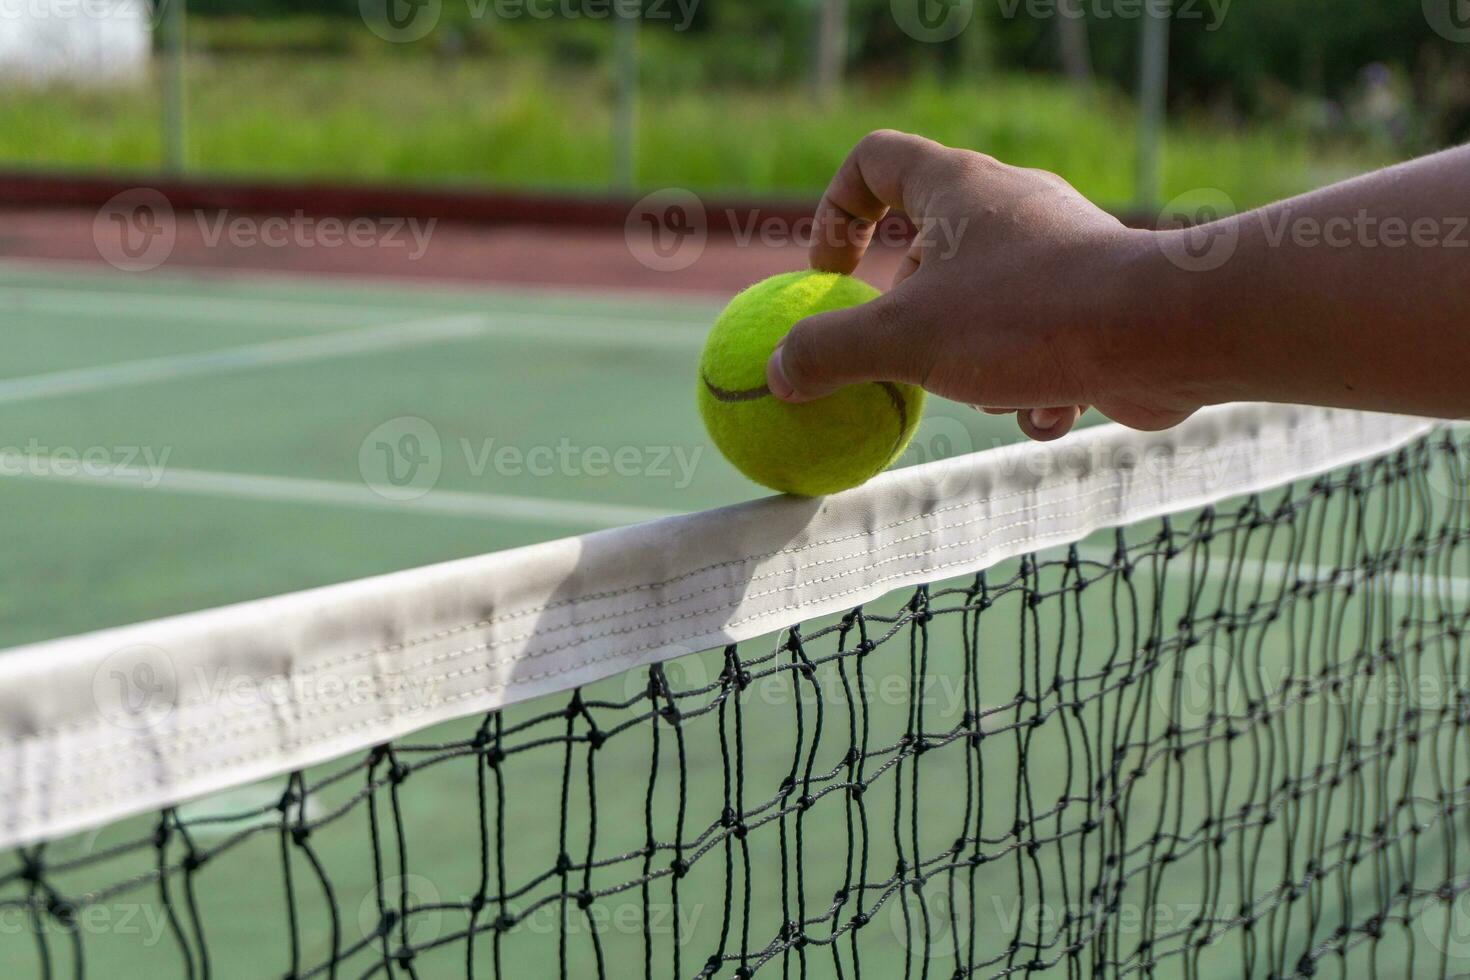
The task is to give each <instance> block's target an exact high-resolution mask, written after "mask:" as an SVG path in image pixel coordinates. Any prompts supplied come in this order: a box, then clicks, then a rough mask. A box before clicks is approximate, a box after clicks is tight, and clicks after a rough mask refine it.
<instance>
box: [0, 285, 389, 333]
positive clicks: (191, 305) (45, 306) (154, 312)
mask: <svg viewBox="0 0 1470 980" xmlns="http://www.w3.org/2000/svg"><path fill="white" fill-rule="evenodd" d="M0 309H3V310H6V311H8V312H15V311H19V312H28V311H36V312H39V313H81V314H97V315H105V316H137V317H146V318H148V319H150V320H206V321H211V322H213V321H216V320H236V321H238V320H263V321H265V322H266V323H269V324H272V325H274V324H277V323H279V322H280V321H281V318H282V316H284V315H290V314H292V313H298V314H300V316H301V318H303V319H309V318H310V319H318V320H323V321H329V322H331V323H336V324H349V325H351V324H359V323H362V321H363V317H364V316H366V315H368V314H370V313H371V312H373V311H372V308H371V307H369V306H366V305H364V306H352V305H349V304H345V303H312V302H309V301H308V302H300V303H297V302H292V301H289V300H275V299H243V298H236V297H230V296H220V297H204V296H170V295H168V294H166V293H159V294H152V293H135V292H125V291H103V290H65V289H35V288H31V287H20V288H7V289H0ZM389 312H390V313H398V312H400V311H397V310H390V311H389ZM401 312H411V311H401Z"/></svg>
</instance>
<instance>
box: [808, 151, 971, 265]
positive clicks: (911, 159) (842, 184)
mask: <svg viewBox="0 0 1470 980" xmlns="http://www.w3.org/2000/svg"><path fill="white" fill-rule="evenodd" d="M953 152H954V151H953V150H950V149H949V148H948V147H946V146H944V145H943V144H941V143H936V142H934V141H933V140H928V139H925V138H924V137H922V136H913V135H910V134H908V133H900V132H895V131H894V130H891V129H882V130H879V131H877V132H875V133H869V134H868V135H867V136H864V137H863V138H862V140H861V141H859V142H858V145H857V146H855V147H853V150H852V152H851V153H849V154H848V155H847V159H846V160H844V161H843V162H842V166H841V167H839V168H838V170H837V174H836V176H834V177H833V178H832V183H830V184H829V185H827V190H826V192H825V193H824V194H823V195H822V201H821V203H820V204H818V205H817V214H816V220H815V222H814V223H813V226H812V245H811V265H812V268H813V269H819V270H822V271H824V272H841V273H844V274H851V273H852V272H853V270H855V269H856V268H857V267H858V263H859V262H860V261H861V260H862V257H863V253H865V252H866V251H867V250H868V245H869V244H870V243H871V242H872V240H873V232H874V230H875V229H876V228H877V226H878V222H879V221H881V220H883V217H884V216H885V215H887V214H888V212H889V210H890V209H894V210H899V211H902V212H904V213H905V214H907V215H908V216H909V219H910V220H911V221H913V222H914V223H915V224H918V223H919V222H920V221H922V220H923V219H924V218H925V217H926V216H927V214H926V212H927V210H928V204H929V201H930V199H931V198H932V196H933V193H934V189H935V187H936V186H937V184H938V182H939V178H940V172H941V170H942V166H941V165H942V164H943V162H944V161H945V160H947V159H949V157H950V156H951V154H953Z"/></svg>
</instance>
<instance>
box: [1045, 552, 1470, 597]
mask: <svg viewBox="0 0 1470 980" xmlns="http://www.w3.org/2000/svg"><path fill="white" fill-rule="evenodd" d="M1047 550H1048V551H1049V552H1050V551H1053V550H1055V551H1056V553H1057V554H1058V555H1059V556H1061V555H1065V554H1066V549H1065V548H1060V549H1047ZM1077 554H1078V555H1079V556H1080V557H1081V558H1083V559H1084V560H1086V561H1094V562H1098V563H1100V564H1104V565H1106V564H1111V563H1112V561H1113V555H1114V554H1115V552H1114V551H1113V550H1112V549H1111V548H1081V547H1079V548H1078V549H1077ZM1233 570H1239V572H1240V573H1241V574H1242V575H1243V576H1245V577H1248V578H1264V579H1265V580H1266V581H1268V582H1279V581H1281V580H1282V579H1284V578H1285V577H1286V576H1287V575H1288V574H1289V575H1291V576H1292V577H1293V578H1295V576H1296V575H1297V574H1298V573H1301V574H1305V575H1307V576H1308V578H1309V579H1310V580H1313V581H1322V580H1324V579H1326V578H1327V577H1328V576H1329V575H1330V574H1331V573H1332V572H1333V571H1337V570H1341V571H1346V572H1348V573H1350V574H1351V575H1352V578H1353V581H1362V580H1363V579H1365V578H1366V577H1367V575H1366V573H1365V572H1364V571H1363V570H1362V569H1361V568H1358V567H1357V566H1353V567H1352V568H1346V569H1339V567H1338V566H1333V565H1327V566H1321V565H1310V564H1303V565H1300V566H1293V565H1288V564H1287V563H1286V562H1283V561H1277V560H1275V559H1261V558H1235V559H1232V560H1226V559H1225V558H1224V557H1223V556H1221V555H1215V556H1214V557H1213V559H1212V560H1211V561H1210V563H1209V570H1208V572H1207V573H1206V577H1208V578H1218V577H1219V576H1221V575H1223V574H1225V573H1226V572H1228V571H1233ZM1164 571H1165V574H1167V575H1188V574H1189V564H1188V562H1180V561H1174V562H1168V563H1166V564H1165V566H1164ZM1392 582H1393V585H1392V592H1393V593H1394V594H1395V595H1406V594H1416V593H1418V592H1419V591H1420V586H1421V581H1420V580H1419V579H1416V578H1414V577H1413V576H1412V575H1404V574H1399V575H1394V576H1392ZM1448 584H1449V590H1450V598H1452V599H1454V600H1455V601H1456V602H1465V601H1467V600H1470V580H1467V579H1464V578H1460V577H1459V576H1455V577H1453V578H1451V579H1450V580H1449V583H1448Z"/></svg>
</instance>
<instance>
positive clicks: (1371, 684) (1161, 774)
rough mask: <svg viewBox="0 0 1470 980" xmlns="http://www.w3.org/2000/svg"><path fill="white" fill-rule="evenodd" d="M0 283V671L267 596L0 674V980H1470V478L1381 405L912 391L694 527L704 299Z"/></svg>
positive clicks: (126, 282)
mask: <svg viewBox="0 0 1470 980" xmlns="http://www.w3.org/2000/svg"><path fill="white" fill-rule="evenodd" d="M0 282H3V287H0V288H3V304H4V308H5V311H6V314H7V318H8V320H10V321H11V322H13V323H15V324H16V326H15V333H14V335H13V336H14V337H15V338H16V343H15V345H14V346H15V352H16V353H15V356H14V358H12V359H10V360H9V361H8V362H7V365H6V368H5V371H6V377H5V378H4V380H3V381H0V401H3V402H4V403H5V406H6V417H7V420H8V421H9V423H10V425H9V426H8V432H9V433H13V434H15V435H12V436H11V437H10V438H9V439H7V440H6V442H7V443H13V445H6V446H5V447H4V451H5V462H6V463H7V466H8V469H7V475H6V478H5V479H4V480H0V495H3V506H4V507H5V508H6V511H7V513H8V514H11V515H14V520H13V521H12V522H11V524H12V526H13V528H14V529H15V535H16V537H15V540H14V544H13V551H12V557H13V560H12V561H10V562H7V564H6V570H5V573H4V574H5V582H4V590H3V593H0V594H3V595H4V596H5V599H4V602H5V603H6V613H7V615H6V616H5V617H4V624H5V625H4V630H5V633H4V636H3V637H0V642H3V644H4V645H5V646H7V647H8V646H13V645H16V644H23V643H32V642H35V641H44V640H48V639H52V638H56V637H63V636H70V635H72V634H77V633H83V632H86V631H90V630H97V629H103V628H106V627H113V626H118V625H120V624H125V623H135V622H142V621H145V620H152V619H155V618H157V617H168V616H173V615H175V614H178V613H184V612H189V611H193V610H209V609H211V608H212V607H215V606H219V605H222V604H227V603H233V602H238V601H241V600H247V599H254V598H257V597H265V596H283V598H281V599H277V600H271V601H269V602H267V603H264V604H258V605H249V606H244V607H240V608H239V610H238V611H231V610H230V609H225V610H223V611H217V612H208V611H206V612H204V613H202V614H201V615H200V616H197V617H185V618H183V619H171V620H168V619H166V620H163V621H162V622H160V623H157V624H153V623H143V624H142V625H140V626H138V627H137V628H135V629H132V630H123V631H115V632H103V633H99V634H96V635H95V636H93V637H82V638H80V639H76V640H64V641H61V642H60V643H57V644H54V645H44V644H43V645H39V646H34V647H29V648H27V649H25V650H17V651H12V652H11V653H9V654H7V655H6V656H8V657H10V658H13V659H11V660H10V661H9V662H8V664H5V665H0V666H9V667H10V668H11V669H13V670H17V671H21V672H23V673H27V678H29V680H27V678H22V677H19V676H17V677H15V678H12V679H13V680H15V683H12V684H6V685H3V686H0V697H4V698H6V699H7V700H6V702H5V704H4V710H3V711H0V716H4V717H6V718H8V719H9V727H8V730H7V732H6V735H7V737H6V739H5V740H4V741H3V742H0V750H3V751H4V752H5V753H6V754H5V762H6V771H7V772H9V773H11V774H12V776H13V777H14V779H15V780H16V782H15V786H16V787H17V789H16V793H15V795H14V796H13V798H12V803H11V806H10V808H9V810H8V811H7V814H6V820H5V822H4V829H5V832H6V834H7V838H6V839H7V840H10V841H12V842H14V843H16V844H19V845H20V846H19V847H18V848H16V849H14V850H12V851H10V852H9V853H8V854H7V855H6V857H5V858H4V861H5V863H4V864H3V865H0V927H3V928H0V943H3V947H0V964H3V966H4V972H5V973H6V974H7V975H12V974H13V975H33V974H37V973H40V974H41V975H52V976H74V975H94V973H95V971H97V970H99V969H100V970H103V971H104V974H103V975H106V976H109V977H121V978H128V977H146V976H155V975H158V973H159V972H160V971H162V972H165V973H170V974H171V973H183V974H185V975H191V976H225V977H229V976H258V975H284V976H292V977H296V976H301V977H305V976H406V977H408V976H417V977H437V976H451V975H473V976H488V977H502V976H504V977H522V976H552V975H560V976H611V977H620V976H634V975H636V976H642V975H647V976H660V977H662V976H673V977H686V976H701V977H713V976H720V977H725V976H741V977H743V976H750V975H754V974H760V975H765V974H772V975H776V974H780V975H787V976H801V975H810V976H835V975H841V976H846V975H859V973H861V974H863V975H875V976H898V975H914V976H920V975H929V976H938V975H966V976H1001V975H1010V974H1015V973H1020V974H1023V975H1024V974H1027V973H1035V974H1046V973H1050V972H1053V971H1055V972H1057V973H1059V974H1061V973H1067V972H1069V971H1082V972H1084V973H1086V972H1092V971H1099V970H1100V971H1102V972H1104V973H1106V974H1107V975H1133V974H1143V975H1158V976H1220V975H1249V976H1266V975H1288V974H1298V975H1299V974H1302V973H1305V972H1310V971H1312V970H1317V969H1330V970H1339V969H1340V970H1341V971H1342V972H1343V973H1344V974H1345V975H1353V976H1357V975H1370V974H1375V973H1376V974H1377V975H1381V976H1419V975H1424V976H1431V975H1443V974H1444V973H1445V972H1446V970H1447V967H1448V966H1452V965H1453V964H1454V962H1456V961H1457V958H1458V957H1460V956H1463V955H1464V954H1465V952H1466V949H1465V937H1464V935H1463V934H1462V931H1461V929H1460V926H1461V924H1462V923H1463V921H1465V918H1464V915H1463V912H1464V909H1463V905H1464V900H1463V899H1462V897H1461V896H1462V895H1463V894H1464V892H1465V886H1464V882H1465V880H1466V875H1465V869H1464V868H1463V859H1461V858H1460V857H1459V856H1458V854H1457V848H1456V846H1455V843H1456V841H1457V840H1458V836H1457V835H1458V833H1459V830H1460V828H1461V827H1462V826H1463V822H1464V808H1465V807H1466V806H1467V804H1470V800H1467V797H1466V790H1465V787H1466V786H1467V785H1470V779H1467V777H1470V747H1467V746H1466V744H1465V742H1464V739H1465V735H1464V732H1465V727H1466V721H1465V719H1466V704H1467V700H1466V696H1465V694H1464V690H1463V682H1462V678H1463V676H1464V671H1463V656H1464V653H1463V646H1464V641H1463V639H1462V637H1463V631H1464V627H1465V626H1466V622H1465V620H1466V613H1465V609H1466V599H1467V595H1470V593H1467V587H1466V583H1467V581H1470V531H1467V528H1466V524H1467V523H1470V521H1467V515H1466V513H1465V501H1466V497H1465V495H1464V493H1463V487H1464V486H1465V485H1466V480H1465V474H1466V464H1465V455H1466V451H1465V447H1464V446H1463V444H1461V442H1460V441H1457V439H1454V438H1450V437H1449V436H1448V435H1446V434H1445V433H1443V432H1435V431H1434V430H1433V429H1432V428H1431V427H1430V426H1429V425H1427V424H1426V423H1421V422H1417V421H1414V420H1406V419H1396V418H1392V417H1387V416H1371V415H1359V414H1357V413H1335V412H1328V411H1321V410H1307V409H1301V410H1297V409H1265V408H1257V407H1251V406H1230V407H1225V408H1222V409H1217V410H1212V411H1210V412H1207V413H1202V414H1201V416H1199V417H1198V418H1197V419H1195V420H1192V421H1191V422H1190V423H1187V424H1186V425H1185V426H1182V427H1180V429H1179V430H1177V431H1176V432H1174V433H1165V434H1153V435H1148V434H1138V433H1127V432H1124V431H1122V430H1117V429H1114V428H1111V427H1104V428H1098V429H1093V430H1089V432H1088V433H1082V434H1079V435H1077V436H1074V437H1071V439H1070V440H1069V441H1068V442H1067V443H1066V446H1064V447H1063V450H1061V451H1059V450H1057V449H1054V448H1046V447H1039V448H1032V447H1015V448H1014V449H1008V450H1000V451H998V452H995V453H987V454H982V455H980V456H972V455H968V454H969V452H970V450H972V449H984V448H988V447H989V446H990V445H992V444H998V443H1003V442H1005V443H1008V442H1011V441H1013V436H1012V435H1011V433H1010V431H1009V429H1010V426H1011V424H1012V423H1010V421H1009V420H1005V419H992V418H989V417H986V416H983V415H980V414H978V413H975V412H973V411H971V410H969V409H966V408H962V407H960V406H953V405H945V404H943V403H939V404H936V405H934V406H933V407H931V409H930V412H929V419H928V421H927V422H926V424H925V427H924V428H923V429H922V430H921V434H920V438H919V439H918V440H917V442H916V448H915V449H914V450H911V453H910V456H909V458H908V459H907V460H906V461H905V462H906V463H915V464H920V463H922V464H924V465H922V466H918V467H916V468H913V469H908V470H905V471H904V472H900V473H896V474H890V475H889V476H886V477H884V478H882V479H880V481H878V485H876V486H875V487H871V488H865V489H863V490H859V491H855V492H853V493H851V494H843V495H839V496H837V497H834V498H831V499H830V500H829V501H825V502H807V501H800V500H795V499H784V500H780V499H775V500H766V501H761V502H757V503H754V504H752V505H748V506H745V507H737V508H732V509H727V510H719V511H714V512H708V511H709V509H710V508H712V507H721V506H723V505H725V504H729V503H731V502H734V501H738V500H742V499H747V498H752V497H757V496H761V495H760V494H759V493H757V492H755V490H754V488H753V487H751V486H750V485H749V484H747V483H745V482H744V481H743V480H742V479H741V478H740V477H738V476H737V475H736V474H735V473H734V472H733V471H732V470H730V469H729V468H728V466H727V465H726V464H725V463H724V462H723V461H722V460H720V459H718V458H717V457H716V455H715V454H714V453H713V452H712V451H711V450H709V449H708V448H707V447H706V442H705V437H704V436H703V434H702V432H701V431H700V429H699V423H698V420H697V417H696V413H695V412H694V411H693V408H692V405H691V402H692V399H691V397H690V387H691V384H690V379H691V377H692V373H693V368H692V365H693V364H694V362H695V359H696V357H697V354H698V350H699V346H700V343H701V341H702V337H703V332H704V330H705V328H706V325H707V323H708V322H709V320H710V318H711V317H712V315H713V314H714V312H715V310H716V307H717V302H709V303H701V302H692V301H690V300H688V299H682V300H664V299H658V298H652V297H634V296H628V295H619V296H607V295H570V294H555V295H554V294H548V293H533V292H518V291H512V290H501V291H471V290H462V291H454V290H446V289H434V290H428V289H423V288H413V289H409V288H405V287H399V286H394V285H391V284H373V285H357V284H353V285H351V286H343V285H331V286H326V285H322V284H319V283H309V282H305V281H288V280H268V279H261V280H253V281H252V280H238V279H233V280H232V279H210V278H206V277H194V278H172V279H168V278H158V279H155V278H142V277H121V276H104V275H95V274H82V273H78V272H77V271H76V270H72V269H64V270H47V269H39V268H36V267H23V266H12V267H8V268H5V269H3V270H0ZM1059 445H1060V444H1059ZM507 447H508V448H509V449H510V450H512V452H505V450H506V449H507ZM1062 451H1066V452H1073V453H1076V454H1077V455H1076V456H1075V457H1074V456H1063V455H1060V453H1061V452H1062ZM1078 460H1081V462H1078ZM1059 461H1060V462H1059ZM1149 461H1152V463H1151V464H1150V465H1155V466H1157V467H1159V468H1158V469H1150V468H1149V466H1146V465H1143V464H1144V463H1147V462H1149ZM1037 464H1045V465H1037ZM1323 474H1329V475H1323ZM1206 504H1208V505H1210V506H1207V507H1205V509H1203V510H1202V509H1201V506H1202V505H1206ZM686 513H687V514H689V515H690V516H689V517H687V518H684V519H679V520H673V521H662V522H659V523H656V524H654V525H652V526H644V527H630V525H636V524H639V522H642V521H647V520H653V519H656V518H660V517H663V516H666V515H672V514H686ZM1160 514H1169V515H1171V516H1169V517H1168V518H1166V519H1163V520H1160V519H1159V516H1158V515H1160ZM1114 525H1116V526H1118V527H1119V528H1120V529H1121V530H1119V531H1118V532H1116V533H1115V532H1111V531H1106V530H1103V531H1100V532H1096V533H1094V532H1095V531H1096V529H1097V528H1106V527H1112V526H1114ZM604 528H606V529H613V530H610V531H608V532H607V533H604V534H592V535H591V536H584V535H586V534H587V532H595V531H598V530H599V529H604ZM568 535H579V537H575V538H570V539H567V540H562V541H555V540H554V539H565V538H567V536H568ZM542 542H546V543H545V544H539V545H538V543H542ZM523 545H537V547H533V548H530V549H526V550H507V549H518V548H519V547H520V546H523ZM472 556H482V557H472ZM458 558H465V559H468V560H467V561H463V562H452V563H450V564H448V565H438V566H436V567H435V568H434V569H430V570H428V571H415V570H414V569H417V568H418V567H419V566H424V565H432V564H434V563H440V562H445V561H448V560H450V559H458ZM76 569H86V574H85V581H82V580H81V579H79V578H78V573H77V572H76ZM401 569H408V570H409V571H406V572H403V573H402V574H400V575H397V576H391V577H388V578H377V579H369V580H367V581H356V580H359V579H362V578H363V577H364V576H373V575H379V574H381V573H386V572H395V571H397V570H401ZM956 576H958V577H956ZM58 581H60V582H61V583H63V587H60V588H58V586H57V582H58ZM328 583H347V584H345V585H343V586H340V587H338V588H336V589H328V590H326V591H316V592H308V593H305V594H304V595H289V594H288V593H295V592H296V590H300V589H310V588H313V587H315V586H320V585H326V584H328ZM854 607H858V610H859V611H856V612H849V611H848V610H852V609H854ZM798 624H799V625H798ZM165 674H167V675H168V676H166V677H165V676H164V675H165ZM283 677H284V678H285V680H286V683H285V686H284V687H281V688H278V687H277V686H276V685H277V684H279V683H281V681H282V678H283ZM327 679H330V680H331V681H332V684H331V685H328V684H325V683H324V682H325V681H326V680H327ZM1424 680H1433V681H1436V682H1437V683H1438V685H1439V686H1425V685H1423V684H1421V683H1419V682H1421V681H1424ZM113 681H118V683H119V684H120V686H121V687H122V688H123V690H122V692H121V693H118V692H115V691H113V690H112V687H111V685H112V682H113ZM313 684H316V685H319V686H313ZM333 685H335V686H333ZM344 685H345V687H344ZM72 689H75V690H76V691H79V692H82V695H83V696H82V698H81V701H80V702H79V701H77V700H76V699H73V698H71V697H70V696H69V695H67V694H65V693H64V692H67V691H69V690H72ZM27 690H30V691H33V692H34V691H46V692H54V695H55V696H54V699H53V698H52V697H47V698H42V699H28V698H27V697H26V693H25V692H26V691H27ZM344 690H345V691H347V692H348V693H349V694H356V693H362V692H366V695H365V696H364V697H361V698H358V697H351V696H344V695H343V691H344ZM140 691H141V692H142V693H143V695H144V696H143V697H142V698H141V699H140V700H139V703H137V704H134V703H133V702H134V700H135V699H134V698H133V697H132V696H131V695H133V694H137V693H138V692H140ZM159 694H164V695H167V696H165V697H162V698H159V697H156V696H155V695H159ZM82 702H85V703H82ZM262 777H263V778H262ZM48 828H49V829H48ZM63 830H64V831H65V832H61V831H63ZM84 966H85V967H86V968H87V969H89V970H91V971H92V972H91V973H84V972H83V967H84Z"/></svg>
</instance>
